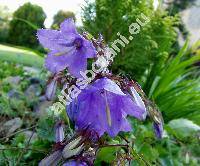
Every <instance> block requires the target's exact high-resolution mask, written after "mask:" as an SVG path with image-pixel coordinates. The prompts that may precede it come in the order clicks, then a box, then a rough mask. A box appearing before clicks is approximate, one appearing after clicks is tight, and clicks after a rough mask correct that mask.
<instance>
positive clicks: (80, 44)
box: [37, 18, 96, 77]
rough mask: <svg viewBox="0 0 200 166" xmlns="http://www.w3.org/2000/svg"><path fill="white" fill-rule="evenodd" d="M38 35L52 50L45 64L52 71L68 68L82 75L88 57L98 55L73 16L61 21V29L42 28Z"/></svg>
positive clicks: (76, 74) (73, 72) (44, 44)
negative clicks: (83, 35) (82, 33)
mask: <svg viewBox="0 0 200 166" xmlns="http://www.w3.org/2000/svg"><path fill="white" fill-rule="evenodd" d="M37 36H38V39H39V41H40V43H41V44H42V45H43V46H44V47H45V48H48V49H49V50H50V52H49V54H48V56H47V58H46V61H45V66H46V68H47V69H48V70H49V71H51V72H52V73H58V72H60V71H62V70H64V69H65V68H68V70H69V72H70V74H72V75H73V76H75V77H81V75H80V71H82V72H84V71H85V70H86V69H87V58H94V57H95V56H96V51H95V48H94V46H93V45H92V43H91V42H90V41H88V40H86V39H85V38H83V37H82V36H81V35H80V34H78V32H77V30H76V27H75V24H74V21H73V19H72V18H69V19H66V20H65V21H64V22H62V23H61V25H60V31H57V30H50V29H40V30H38V31H37Z"/></svg>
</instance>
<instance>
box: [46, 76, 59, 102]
mask: <svg viewBox="0 0 200 166" xmlns="http://www.w3.org/2000/svg"><path fill="white" fill-rule="evenodd" d="M56 88H57V81H56V80H55V79H53V80H52V81H51V82H50V83H49V84H48V85H47V88H46V93H45V96H46V98H47V100H53V98H54V96H55V93H56Z"/></svg>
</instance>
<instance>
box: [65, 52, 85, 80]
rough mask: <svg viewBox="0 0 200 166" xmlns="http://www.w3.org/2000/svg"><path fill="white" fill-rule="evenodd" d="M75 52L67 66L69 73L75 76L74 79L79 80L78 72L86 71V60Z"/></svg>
mask: <svg viewBox="0 0 200 166" xmlns="http://www.w3.org/2000/svg"><path fill="white" fill-rule="evenodd" d="M82 56H83V55H82V54H80V52H78V51H77V50H76V51H75V53H74V54H73V59H71V61H72V62H71V63H70V65H69V66H68V70H69V73H70V74H72V75H73V76H75V77H76V78H81V77H82V76H81V74H80V72H81V71H82V72H85V71H86V69H87V59H86V58H83V57H82Z"/></svg>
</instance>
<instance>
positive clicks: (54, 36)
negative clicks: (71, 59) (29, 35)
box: [37, 29, 66, 50]
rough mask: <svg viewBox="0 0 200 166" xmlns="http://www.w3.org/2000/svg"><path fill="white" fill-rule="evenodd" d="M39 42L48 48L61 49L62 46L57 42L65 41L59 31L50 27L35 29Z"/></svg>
mask: <svg viewBox="0 0 200 166" xmlns="http://www.w3.org/2000/svg"><path fill="white" fill-rule="evenodd" d="M37 36H38V39H39V42H40V43H41V44H42V45H43V46H44V47H45V48H48V49H50V50H62V49H64V46H62V45H60V44H59V42H62V43H64V42H66V40H65V39H64V38H63V36H62V34H61V32H60V31H56V30H50V29H40V30H38V31H37Z"/></svg>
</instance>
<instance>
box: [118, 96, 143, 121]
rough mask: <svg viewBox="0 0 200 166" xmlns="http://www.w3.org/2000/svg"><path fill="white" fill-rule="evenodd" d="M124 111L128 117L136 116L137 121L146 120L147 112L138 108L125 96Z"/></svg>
mask: <svg viewBox="0 0 200 166" xmlns="http://www.w3.org/2000/svg"><path fill="white" fill-rule="evenodd" d="M121 103H122V105H123V110H124V112H126V113H127V114H128V115H131V116H134V117H136V118H137V119H140V120H144V119H145V118H146V110H144V109H141V108H140V107H138V106H137V105H136V104H135V103H134V102H133V101H132V100H131V99H130V98H129V97H127V96H125V97H124V98H123V100H122V99H121Z"/></svg>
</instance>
